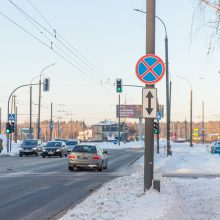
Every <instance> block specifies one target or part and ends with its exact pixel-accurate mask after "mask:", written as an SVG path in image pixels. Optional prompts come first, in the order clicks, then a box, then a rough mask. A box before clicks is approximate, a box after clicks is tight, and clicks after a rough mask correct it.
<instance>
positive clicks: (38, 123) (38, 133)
mask: <svg viewBox="0 0 220 220" xmlns="http://www.w3.org/2000/svg"><path fill="white" fill-rule="evenodd" d="M38 98H39V103H38V121H37V139H40V107H41V77H40V80H39V97H38Z"/></svg>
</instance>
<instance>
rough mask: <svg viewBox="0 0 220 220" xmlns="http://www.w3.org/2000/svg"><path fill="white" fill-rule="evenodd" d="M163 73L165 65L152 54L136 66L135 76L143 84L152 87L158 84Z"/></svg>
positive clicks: (144, 57)
mask: <svg viewBox="0 0 220 220" xmlns="http://www.w3.org/2000/svg"><path fill="white" fill-rule="evenodd" d="M164 73H165V64H164V62H163V61H162V59H161V58H160V57H158V56H156V55H154V54H147V55H145V56H143V57H141V58H140V59H139V61H138V62H137V64H136V75H137V77H138V79H140V80H141V81H142V82H143V83H145V84H148V85H152V84H155V83H157V82H159V81H160V80H161V79H162V78H163V76H164Z"/></svg>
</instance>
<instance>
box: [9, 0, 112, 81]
mask: <svg viewBox="0 0 220 220" xmlns="http://www.w3.org/2000/svg"><path fill="white" fill-rule="evenodd" d="M9 2H10V3H11V4H13V6H15V7H16V9H17V10H19V12H20V13H22V15H23V16H25V17H26V18H27V19H28V20H29V21H30V22H31V24H32V25H34V27H35V28H37V30H38V31H39V32H40V33H41V34H43V35H44V37H46V38H47V39H48V40H49V41H51V40H50V39H49V38H48V37H47V36H46V35H45V34H44V33H43V31H41V30H40V29H39V28H38V27H37V26H36V25H35V23H36V24H37V25H38V26H39V27H41V28H42V29H43V30H44V31H46V32H47V33H48V34H49V35H51V36H52V37H54V38H55V40H57V41H58V42H59V43H60V44H61V45H62V46H63V47H65V48H66V49H67V50H68V51H69V52H70V53H71V54H72V55H74V56H75V57H76V58H77V59H78V60H79V61H80V62H82V63H83V64H84V65H85V66H86V67H87V68H88V69H89V70H90V71H92V72H94V73H95V74H96V75H97V76H99V77H101V78H102V79H101V81H100V82H101V84H102V81H105V80H106V78H105V77H103V74H99V73H98V72H97V71H96V70H94V68H91V65H89V61H88V60H87V59H86V58H85V57H83V58H81V57H80V56H79V55H78V54H77V53H75V52H74V51H72V50H71V49H70V48H69V47H67V46H66V45H65V44H64V43H63V42H62V41H61V40H59V39H58V38H57V37H56V32H55V34H53V33H51V32H50V31H48V30H47V29H46V28H45V27H43V26H42V25H41V24H40V23H39V22H38V21H36V20H35V19H33V18H32V17H31V16H30V15H29V14H28V13H26V12H25V11H24V10H22V9H21V8H20V7H19V6H18V5H16V4H15V3H14V2H13V1H11V0H9ZM29 3H30V4H31V6H32V7H33V8H34V9H35V10H36V11H37V13H38V14H39V15H40V16H41V17H42V18H43V19H44V20H45V18H44V17H43V16H42V15H41V14H40V12H39V11H38V10H37V9H36V7H35V6H34V5H33V4H32V3H31V2H30V1H29ZM33 22H34V23H33ZM47 23H48V24H49V22H47ZM49 26H50V27H52V26H51V25H49ZM52 29H53V30H55V29H54V28H52ZM52 46H56V47H57V48H58V49H59V50H61V51H62V52H63V53H64V54H65V55H67V56H68V57H69V58H71V59H72V57H70V55H68V54H67V52H65V51H64V50H63V49H61V48H60V47H58V46H57V45H56V44H55V43H54V42H52V41H51V47H52ZM85 60H86V62H85ZM74 62H77V64H78V65H81V64H80V63H78V61H76V60H74ZM81 68H82V66H81ZM93 78H94V77H93ZM108 81H109V79H107V82H108ZM100 82H99V83H98V84H100Z"/></svg>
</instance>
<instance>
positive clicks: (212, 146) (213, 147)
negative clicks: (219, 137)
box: [210, 141, 220, 154]
mask: <svg viewBox="0 0 220 220" xmlns="http://www.w3.org/2000/svg"><path fill="white" fill-rule="evenodd" d="M217 145H219V146H220V141H216V142H213V143H212V145H211V149H210V151H211V153H212V154H213V153H214V149H215V146H217Z"/></svg>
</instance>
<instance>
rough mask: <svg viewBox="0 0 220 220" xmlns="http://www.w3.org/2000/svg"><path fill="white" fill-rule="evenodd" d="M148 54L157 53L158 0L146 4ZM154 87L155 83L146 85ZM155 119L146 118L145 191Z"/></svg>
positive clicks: (149, 178)
mask: <svg viewBox="0 0 220 220" xmlns="http://www.w3.org/2000/svg"><path fill="white" fill-rule="evenodd" d="M146 6H147V8H146V12H147V13H146V54H155V8H156V7H155V6H156V0H147V4H146ZM145 87H146V88H149V89H150V88H154V85H147V84H146V85H145ZM153 128H154V119H153V118H148V119H146V118H145V139H144V142H145V152H144V191H146V190H149V189H150V188H151V186H152V181H153V163H154V132H153Z"/></svg>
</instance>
